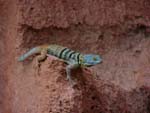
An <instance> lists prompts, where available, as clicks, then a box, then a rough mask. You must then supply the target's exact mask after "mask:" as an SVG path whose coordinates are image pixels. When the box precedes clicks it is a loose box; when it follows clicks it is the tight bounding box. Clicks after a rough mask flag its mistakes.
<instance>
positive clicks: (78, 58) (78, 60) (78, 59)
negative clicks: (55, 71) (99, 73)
mask: <svg viewBox="0 0 150 113" xmlns="http://www.w3.org/2000/svg"><path fill="white" fill-rule="evenodd" d="M80 55H81V54H80V53H79V54H78V56H77V62H78V64H80Z"/></svg>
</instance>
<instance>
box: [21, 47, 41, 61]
mask: <svg viewBox="0 0 150 113" xmlns="http://www.w3.org/2000/svg"><path fill="white" fill-rule="evenodd" d="M36 53H40V48H38V47H35V48H32V49H31V50H29V51H28V52H27V53H25V54H23V55H22V56H20V57H19V58H18V61H20V62H21V61H24V60H25V59H26V58H28V57H29V56H31V55H33V54H36Z"/></svg>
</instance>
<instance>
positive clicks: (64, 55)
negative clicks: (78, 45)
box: [63, 49, 71, 59]
mask: <svg viewBox="0 0 150 113" xmlns="http://www.w3.org/2000/svg"><path fill="white" fill-rule="evenodd" d="M69 52H71V50H70V49H67V50H65V51H64V52H63V58H64V59H68V58H67V55H68V53H69Z"/></svg>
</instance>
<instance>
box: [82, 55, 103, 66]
mask: <svg viewBox="0 0 150 113" xmlns="http://www.w3.org/2000/svg"><path fill="white" fill-rule="evenodd" d="M81 62H82V64H83V65H84V66H87V67H90V66H93V65H96V64H99V63H101V62H102V59H101V58H100V56H99V55H94V54H87V55H83V57H82V60H81Z"/></svg>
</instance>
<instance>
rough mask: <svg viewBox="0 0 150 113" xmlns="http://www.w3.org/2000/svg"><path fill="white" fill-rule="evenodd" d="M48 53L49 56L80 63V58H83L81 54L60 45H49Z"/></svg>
mask: <svg viewBox="0 0 150 113" xmlns="http://www.w3.org/2000/svg"><path fill="white" fill-rule="evenodd" d="M47 51H48V54H50V55H54V56H56V57H58V58H60V59H64V60H75V61H76V62H78V63H80V57H81V56H82V55H81V54H80V53H79V52H75V51H73V50H71V49H69V48H67V47H63V46H60V45H49V46H48V50H47Z"/></svg>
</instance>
